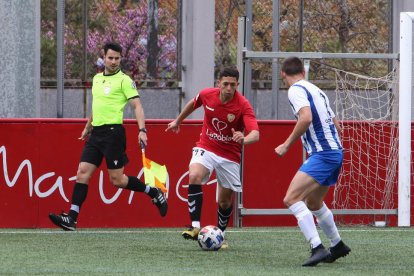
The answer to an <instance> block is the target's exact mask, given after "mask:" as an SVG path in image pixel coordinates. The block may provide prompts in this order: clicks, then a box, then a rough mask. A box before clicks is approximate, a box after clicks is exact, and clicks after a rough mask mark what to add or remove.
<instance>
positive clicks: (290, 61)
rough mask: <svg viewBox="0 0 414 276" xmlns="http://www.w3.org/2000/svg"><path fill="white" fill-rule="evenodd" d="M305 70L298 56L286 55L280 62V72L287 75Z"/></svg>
mask: <svg viewBox="0 0 414 276" xmlns="http://www.w3.org/2000/svg"><path fill="white" fill-rule="evenodd" d="M303 71H305V68H304V67H303V63H302V61H301V60H300V59H299V58H298V57H288V58H286V59H285V60H284V61H283V63H282V72H285V73H286V75H288V76H293V75H296V74H300V73H302V72H303Z"/></svg>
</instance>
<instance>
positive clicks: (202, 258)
mask: <svg viewBox="0 0 414 276" xmlns="http://www.w3.org/2000/svg"><path fill="white" fill-rule="evenodd" d="M339 230H340V233H341V236H342V238H343V239H344V241H345V242H346V243H347V244H348V245H349V246H350V247H351V248H352V252H351V254H350V255H349V256H347V257H345V258H341V259H339V260H338V261H337V262H335V263H332V264H325V263H321V264H319V265H318V266H316V267H302V266H301V264H302V263H303V262H304V261H305V260H306V259H307V258H308V257H309V254H310V253H309V245H308V244H307V242H305V240H304V237H303V236H302V234H301V232H300V231H299V229H298V228H295V227H293V228H290V227H284V228H281V227H277V228H276V227H274V228H273V227H272V228H270V227H267V228H230V229H229V230H228V231H227V238H228V240H229V245H230V247H229V248H228V249H226V250H219V251H216V252H208V251H202V250H201V249H200V248H199V246H198V244H197V242H195V241H188V240H184V239H183V238H182V237H181V229H178V228H156V229H151V228H145V229H80V230H78V231H76V232H64V231H61V230H58V229H51V230H49V229H33V230H32V229H0V275H10V274H32V275H33V274H36V275H44V274H47V275H62V274H78V275H119V274H123V275H238V276H239V275H255V276H257V275H414V228H374V227H352V228H340V229H339ZM320 234H321V237H322V239H323V242H324V244H325V245H327V246H329V243H328V241H327V240H326V238H325V237H324V236H323V234H322V233H320Z"/></svg>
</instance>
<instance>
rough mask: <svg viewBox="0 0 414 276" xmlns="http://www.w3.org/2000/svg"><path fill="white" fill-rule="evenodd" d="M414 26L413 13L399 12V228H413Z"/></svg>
mask: <svg viewBox="0 0 414 276" xmlns="http://www.w3.org/2000/svg"><path fill="white" fill-rule="evenodd" d="M413 24H414V12H402V13H400V80H399V110H398V112H399V116H398V117H399V134H398V135H399V137H398V140H399V145H398V226H410V207H411V206H410V200H411V193H410V189H411V183H410V182H411V181H410V180H411V179H410V178H411V95H412V92H413V85H412V71H413V61H412V58H413V42H412V39H413Z"/></svg>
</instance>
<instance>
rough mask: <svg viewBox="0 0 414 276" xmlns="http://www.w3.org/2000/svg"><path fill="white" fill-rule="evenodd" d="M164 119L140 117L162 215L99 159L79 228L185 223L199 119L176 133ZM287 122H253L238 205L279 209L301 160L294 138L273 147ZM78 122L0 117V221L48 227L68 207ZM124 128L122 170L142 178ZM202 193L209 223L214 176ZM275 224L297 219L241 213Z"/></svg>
mask: <svg viewBox="0 0 414 276" xmlns="http://www.w3.org/2000/svg"><path fill="white" fill-rule="evenodd" d="M167 123H168V121H164V120H149V121H147V123H146V126H147V129H148V137H149V141H148V147H147V149H146V154H147V157H148V158H150V159H151V160H154V161H155V162H157V163H160V164H165V165H166V166H167V169H168V181H167V186H168V187H167V188H168V203H169V211H168V215H167V216H166V217H165V218H161V217H160V216H159V214H158V210H157V209H156V207H155V206H154V205H152V203H151V202H150V199H149V197H148V196H147V195H145V194H142V193H134V192H131V191H128V190H122V189H118V188H115V187H113V186H112V185H111V184H110V182H109V177H108V173H107V172H106V165H105V162H103V164H102V165H101V166H100V167H99V168H98V170H97V171H96V172H95V174H94V176H93V177H92V179H91V181H90V183H89V192H88V197H87V199H86V201H85V203H84V205H83V206H82V210H81V213H80V215H79V218H78V227H80V228H89V227H119V228H122V227H183V226H184V225H188V224H190V219H189V214H188V207H187V183H188V177H187V175H188V173H187V169H188V163H189V161H190V158H191V149H192V147H193V146H194V145H195V142H196V141H197V140H198V137H199V134H200V130H201V121H192V120H189V121H186V122H185V123H184V124H183V125H182V126H181V132H180V133H179V134H175V133H171V132H168V133H166V132H165V128H166V126H167ZM294 124H295V122H294V121H261V122H259V125H260V142H259V143H256V144H252V145H248V146H246V147H245V152H244V167H243V168H244V171H243V181H244V192H243V206H244V207H245V208H254V209H262V208H263V209H272V208H284V206H283V197H284V194H285V192H286V189H287V187H288V185H289V182H290V180H291V178H292V177H293V175H294V174H295V172H296V171H297V169H298V167H299V166H300V164H301V162H302V147H301V144H300V142H297V143H296V144H295V145H294V146H293V147H292V148H291V149H290V151H289V153H288V154H287V155H286V156H285V157H284V158H277V157H276V155H275V153H274V148H275V147H276V146H277V145H279V144H280V143H282V142H283V141H284V140H285V139H286V137H287V136H288V135H289V133H290V132H291V131H292V128H293V126H294ZM84 125H85V120H83V119H75V120H69V119H2V120H0V134H1V138H0V162H1V165H0V218H1V219H0V227H3V228H50V227H53V225H52V223H51V222H50V221H49V219H48V214H49V213H50V212H54V213H60V212H61V211H65V212H67V211H68V209H69V207H70V199H71V196H72V190H73V186H74V184H75V176H76V171H77V166H78V163H79V158H80V154H81V151H82V148H83V143H84V142H83V141H81V140H78V137H79V136H80V133H81V131H82V129H83V127H84ZM125 128H126V133H127V155H128V157H129V160H130V162H129V163H128V165H127V166H126V168H125V174H126V175H130V176H137V177H140V178H142V177H143V176H142V173H143V169H142V161H141V150H140V148H139V145H138V141H137V139H138V138H137V134H138V130H137V125H136V122H135V121H134V120H126V121H125ZM203 192H204V205H203V210H202V224H203V225H205V224H215V223H216V219H217V214H216V212H217V203H216V185H215V179H214V175H213V177H212V179H211V181H210V182H209V183H208V185H206V186H204V188H203ZM329 197H330V198H332V195H331V194H330V195H329ZM328 202H329V200H328ZM282 225H296V221H295V219H294V217H293V216H246V217H244V218H243V226H282Z"/></svg>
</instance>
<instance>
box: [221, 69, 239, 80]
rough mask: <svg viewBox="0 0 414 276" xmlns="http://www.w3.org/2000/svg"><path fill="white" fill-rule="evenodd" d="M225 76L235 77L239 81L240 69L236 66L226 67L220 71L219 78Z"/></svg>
mask: <svg viewBox="0 0 414 276" xmlns="http://www.w3.org/2000/svg"><path fill="white" fill-rule="evenodd" d="M223 77H234V78H236V80H237V81H239V70H237V68H236V67H224V68H223V70H221V71H220V74H219V80H221V79H222V78H223Z"/></svg>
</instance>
